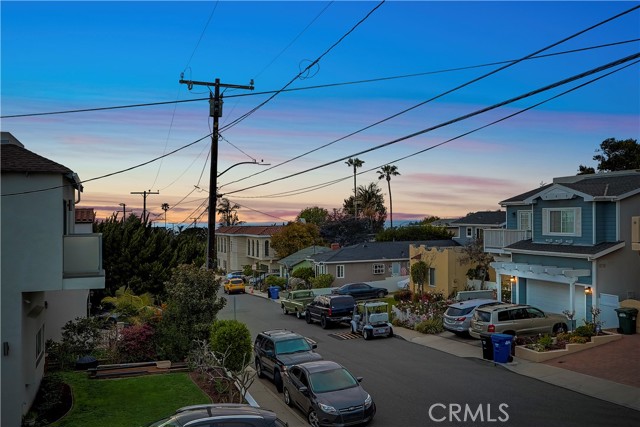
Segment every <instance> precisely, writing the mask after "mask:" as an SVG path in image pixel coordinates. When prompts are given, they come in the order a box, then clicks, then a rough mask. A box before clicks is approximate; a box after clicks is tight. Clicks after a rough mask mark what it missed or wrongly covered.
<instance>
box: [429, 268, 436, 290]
mask: <svg viewBox="0 0 640 427" xmlns="http://www.w3.org/2000/svg"><path fill="white" fill-rule="evenodd" d="M429 287H431V288H435V287H436V269H435V268H429Z"/></svg>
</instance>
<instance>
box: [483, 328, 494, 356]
mask: <svg viewBox="0 0 640 427" xmlns="http://www.w3.org/2000/svg"><path fill="white" fill-rule="evenodd" d="M491 335H492V334H488V333H486V332H482V333H481V334H480V342H481V343H482V358H483V359H487V360H493V344H492V342H491Z"/></svg>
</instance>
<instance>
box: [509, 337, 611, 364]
mask: <svg viewBox="0 0 640 427" xmlns="http://www.w3.org/2000/svg"><path fill="white" fill-rule="evenodd" d="M620 338H622V335H620V334H615V333H611V332H606V331H605V332H602V333H601V335H594V336H592V337H591V341H589V342H587V343H584V344H567V345H566V346H565V348H564V349H561V350H549V351H536V350H532V349H529V348H527V347H525V346H520V345H519V346H516V357H519V358H521V359H525V360H529V361H531V362H538V363H539V362H545V361H547V360H551V359H555V358H556V357H561V356H566V355H568V354H573V353H577V352H580V351H584V350H588V349H590V348H594V347H598V346H600V345H603V344H607V343H609V342H611V341H616V340H619V339H620Z"/></svg>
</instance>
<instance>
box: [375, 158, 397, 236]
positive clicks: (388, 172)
mask: <svg viewBox="0 0 640 427" xmlns="http://www.w3.org/2000/svg"><path fill="white" fill-rule="evenodd" d="M377 172H378V179H383V178H384V179H386V180H387V185H388V186H389V217H390V219H391V228H393V203H392V202H391V177H392V176H398V175H400V172H398V167H397V166H395V165H384V166H382V167H381V168H380V169H378V170H377Z"/></svg>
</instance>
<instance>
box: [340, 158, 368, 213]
mask: <svg viewBox="0 0 640 427" xmlns="http://www.w3.org/2000/svg"><path fill="white" fill-rule="evenodd" d="M344 163H345V164H346V165H348V166H353V212H354V214H353V217H354V218H357V217H358V187H357V186H356V170H357V169H358V168H361V167H362V165H363V164H364V160H360V159H359V158H357V157H356V158H353V159H352V158H351V157H349V160H348V161H346V162H344Z"/></svg>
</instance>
